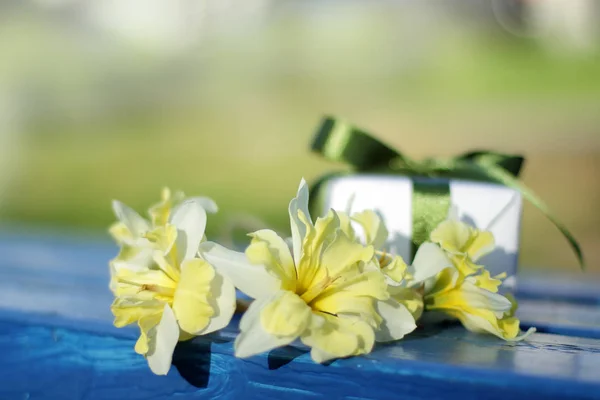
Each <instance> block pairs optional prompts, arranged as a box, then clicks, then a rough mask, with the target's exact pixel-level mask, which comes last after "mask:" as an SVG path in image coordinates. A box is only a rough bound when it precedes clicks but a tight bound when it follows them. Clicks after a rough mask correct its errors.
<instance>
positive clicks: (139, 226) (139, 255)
mask: <svg viewBox="0 0 600 400" xmlns="http://www.w3.org/2000/svg"><path fill="white" fill-rule="evenodd" d="M184 197H185V195H184V194H183V192H175V194H171V191H170V190H169V189H168V188H164V189H163V190H162V193H161V201H160V202H158V203H156V204H154V205H153V206H151V207H150V209H149V210H148V215H149V216H150V220H147V219H145V218H143V217H142V216H140V215H139V214H138V213H137V212H135V211H134V210H133V209H131V208H130V207H128V206H126V205H125V204H123V203H121V202H120V201H116V200H115V201H113V211H114V213H115V216H116V217H117V220H118V221H117V222H115V223H114V224H113V225H112V226H111V227H110V228H109V233H110V234H111V235H112V237H113V238H114V240H115V241H116V242H117V244H118V245H119V246H120V251H119V254H118V255H117V257H115V258H114V259H113V260H111V262H110V268H111V276H114V272H115V269H117V268H120V267H126V268H129V269H136V268H137V269H139V268H145V267H147V266H148V265H149V264H150V263H152V252H153V250H154V249H155V247H156V246H155V244H154V243H152V242H151V241H149V240H148V238H147V237H146V235H147V233H148V232H150V231H152V230H154V229H157V228H166V225H167V222H168V221H169V217H170V215H171V210H172V209H173V207H175V206H177V205H178V204H179V203H181V201H182V200H183V199H184ZM193 200H194V201H196V202H197V203H198V204H200V205H201V206H202V207H203V208H204V210H205V211H206V212H208V213H216V212H217V211H218V207H217V205H216V204H215V202H214V201H213V200H212V199H210V198H208V197H194V198H193ZM205 220H206V218H205ZM205 223H206V222H205ZM113 286H114V280H112V279H111V285H110V287H111V289H112V288H113Z"/></svg>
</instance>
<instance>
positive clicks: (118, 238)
mask: <svg viewBox="0 0 600 400" xmlns="http://www.w3.org/2000/svg"><path fill="white" fill-rule="evenodd" d="M108 232H109V233H110V235H111V236H112V237H113V239H115V242H117V243H118V244H125V243H131V242H133V241H134V237H133V235H132V234H131V231H130V230H129V228H128V227H127V225H125V224H124V223H123V222H120V221H119V222H115V223H114V224H112V225H111V226H110V228H108Z"/></svg>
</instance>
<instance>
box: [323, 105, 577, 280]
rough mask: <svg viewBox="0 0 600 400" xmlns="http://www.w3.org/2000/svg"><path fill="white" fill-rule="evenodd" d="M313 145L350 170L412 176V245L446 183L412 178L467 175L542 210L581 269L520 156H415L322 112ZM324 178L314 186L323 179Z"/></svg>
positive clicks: (438, 210) (444, 204)
mask: <svg viewBox="0 0 600 400" xmlns="http://www.w3.org/2000/svg"><path fill="white" fill-rule="evenodd" d="M312 150H313V151H315V152H317V153H319V154H321V155H322V156H323V157H325V158H327V159H329V160H332V161H340V162H344V163H346V164H349V165H350V166H351V167H353V170H354V171H360V172H376V173H377V172H379V173H397V174H402V175H407V176H410V177H413V184H414V186H413V187H414V191H413V238H412V241H413V249H414V248H416V247H418V246H419V245H420V244H421V243H423V242H424V241H425V240H427V238H428V236H429V233H430V232H431V230H432V229H433V228H435V226H437V224H438V223H439V222H441V221H442V220H443V219H444V218H445V217H446V215H447V212H448V207H449V205H450V203H449V201H450V200H449V186H448V185H447V183H446V184H445V185H444V184H439V185H438V184H437V183H435V184H434V182H432V181H428V182H427V184H422V183H421V181H419V180H418V179H416V178H415V177H426V178H443V179H468V180H476V181H483V182H492V183H499V184H502V185H504V186H507V187H509V188H512V189H515V190H517V191H519V192H520V193H521V195H522V196H523V197H524V198H525V199H526V200H528V201H529V202H530V203H531V204H533V205H534V206H535V207H536V208H537V209H538V210H540V211H541V212H542V213H543V214H544V215H545V216H546V218H548V219H549V220H550V221H551V222H552V223H553V224H554V225H555V226H556V227H557V228H558V229H559V231H560V232H561V233H562V234H563V236H564V237H565V238H566V239H567V241H568V243H569V245H570V246H571V248H572V249H573V252H574V253H575V255H576V256H577V260H578V261H579V265H580V266H581V268H582V269H584V268H585V263H584V260H583V254H582V252H581V248H580V247H579V244H578V243H577V241H576V240H575V238H574V237H573V235H572V234H571V232H569V230H568V229H567V228H566V227H565V226H564V225H563V224H562V223H561V222H560V221H559V220H558V219H556V218H555V217H554V216H553V215H552V213H551V212H550V210H549V208H548V207H547V206H546V205H545V204H544V203H543V202H542V200H541V199H539V198H538V197H537V196H536V195H535V194H534V193H533V192H532V191H531V190H530V189H529V188H528V187H526V186H525V185H524V184H523V183H522V182H521V181H520V180H519V179H518V175H519V172H520V170H521V167H522V165H523V162H524V159H523V157H520V156H511V155H506V154H502V153H496V152H491V151H475V152H470V153H466V154H463V155H459V156H457V157H452V158H448V159H441V158H429V159H425V160H421V161H417V160H413V159H411V158H409V157H407V156H406V155H404V154H402V153H401V152H399V151H396V150H394V149H393V148H391V147H389V146H387V145H385V144H384V143H382V142H380V141H379V140H377V139H375V138H374V137H373V136H372V135H370V134H369V133H367V132H365V131H362V130H360V129H358V128H356V127H354V126H352V125H350V124H348V123H346V122H344V121H341V120H338V119H335V118H331V117H325V118H324V119H323V121H322V123H321V126H320V128H319V130H318V131H317V133H316V134H315V137H314V140H313V143H312ZM328 177H329V176H327V177H324V178H323V179H322V180H321V181H320V182H319V183H318V184H317V185H316V187H315V189H316V190H317V191H318V189H319V187H320V186H321V185H322V184H323V182H325V181H326V180H327V178H328Z"/></svg>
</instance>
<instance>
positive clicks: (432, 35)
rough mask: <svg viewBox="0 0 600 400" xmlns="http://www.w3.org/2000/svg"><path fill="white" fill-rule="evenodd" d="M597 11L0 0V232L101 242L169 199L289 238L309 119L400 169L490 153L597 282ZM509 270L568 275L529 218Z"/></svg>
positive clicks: (537, 219)
mask: <svg viewBox="0 0 600 400" xmlns="http://www.w3.org/2000/svg"><path fill="white" fill-rule="evenodd" d="M599 17H600V14H599V12H598V7H597V2H596V1H594V0H587V1H586V0H576V1H569V0H548V1H537V2H536V1H484V0H481V1H475V0H463V1H428V2H417V1H406V0H398V1H392V0H388V1H368V0H364V1H332V0H322V1H301V0H298V1H291V0H289V1H285V0H278V1H276V0H272V1H271V0H255V1H249V0H246V1H241V0H238V1H234V0H221V1H217V0H214V1H212V0H203V1H184V0H177V1H160V0H148V1H145V2H143V1H141V0H135V1H130V2H120V1H114V0H110V1H89V2H84V1H77V0H38V1H24V2H10V1H5V0H0V54H2V56H1V57H0V228H5V229H8V228H10V227H14V226H18V227H27V229H36V228H38V227H53V228H54V227H58V228H61V229H62V228H78V229H79V230H80V232H89V233H90V234H96V233H98V234H104V233H105V229H106V227H107V226H108V224H110V223H111V222H112V221H113V215H112V213H111V209H110V200H111V199H112V198H117V199H119V200H121V201H123V202H125V203H127V204H129V205H131V206H132V207H134V208H136V209H138V210H140V211H143V210H145V209H146V208H147V206H148V205H149V204H151V203H153V202H155V201H156V200H157V199H158V196H159V193H160V189H161V188H162V187H163V186H169V187H171V188H172V189H181V190H184V191H185V192H186V193H187V194H189V195H208V196H211V197H213V198H214V199H215V200H216V201H217V202H218V204H219V205H220V208H221V211H220V213H219V214H218V215H217V216H216V217H215V218H212V219H210V220H209V227H208V234H209V235H217V236H218V235H223V234H224V232H226V231H227V228H228V227H229V226H230V225H231V223H232V221H239V220H242V221H248V225H257V224H259V225H260V222H258V221H254V220H253V219H252V218H251V216H253V217H256V218H258V219H259V220H262V221H264V224H267V225H269V226H272V227H275V228H277V229H281V230H282V231H285V229H286V224H287V223H288V220H287V203H288V201H289V199H290V198H291V197H292V196H293V194H294V193H295V190H296V187H297V184H298V181H299V179H300V177H302V176H304V177H305V178H307V179H308V180H309V181H310V180H313V179H315V178H317V177H318V176H320V175H321V174H323V173H325V172H328V171H331V170H334V169H335V170H339V169H342V168H343V166H341V165H333V164H331V163H328V162H325V161H323V160H321V159H319V158H318V157H317V156H315V155H313V154H311V153H310V152H309V143H310V140H311V137H312V134H313V131H314V129H315V128H316V126H317V124H318V122H319V119H320V117H321V116H322V115H323V114H325V113H327V114H333V115H337V116H340V117H344V118H346V119H349V120H352V121H353V122H354V123H355V124H357V125H359V126H361V127H364V128H366V129H369V130H370V131H371V132H376V133H377V134H378V136H379V137H380V138H381V139H383V140H385V141H387V142H389V143H391V144H393V145H395V146H397V147H398V148H400V149H402V150H404V151H405V152H406V153H407V154H410V155H411V156H413V157H426V156H434V155H439V156H445V155H452V154H456V153H459V152H463V151H467V150H470V149H481V148H487V149H494V150H498V151H505V152H511V153H522V154H524V155H525V156H526V157H527V164H526V166H525V170H524V174H523V176H522V177H523V180H524V182H525V183H526V184H527V185H529V186H530V187H531V188H532V189H533V190H534V191H535V192H536V193H537V194H538V195H539V196H540V197H542V198H543V199H544V200H545V201H546V202H547V203H548V205H549V206H550V207H551V209H552V210H553V211H554V213H555V214H556V215H557V216H558V217H559V218H560V219H561V220H562V221H564V222H565V223H566V224H567V226H568V227H570V229H572V231H573V232H574V234H575V236H576V237H577V238H578V239H579V240H580V242H581V244H582V247H583V249H584V252H585V255H586V258H587V262H588V268H589V269H590V271H591V272H594V271H597V272H600V48H599V38H600V36H599V35H598V30H597V27H598V26H599V25H600V24H599V22H600V18H599ZM522 235H523V239H522V245H523V247H522V253H521V263H522V265H523V266H525V267H527V268H550V269H564V270H565V271H570V272H574V273H575V272H576V271H577V266H576V260H575V258H574V256H573V255H572V254H571V251H570V249H569V247H568V246H567V244H566V242H565V241H564V239H563V238H562V236H561V235H560V234H559V233H558V231H557V230H556V229H555V228H554V227H553V226H552V225H551V224H550V223H549V222H548V221H547V220H546V219H545V218H544V217H543V216H542V215H541V214H540V213H539V212H538V211H537V210H536V209H535V208H533V207H532V206H530V205H526V207H525V212H524V224H523V230H522Z"/></svg>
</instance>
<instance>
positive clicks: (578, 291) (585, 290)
mask: <svg viewBox="0 0 600 400" xmlns="http://www.w3.org/2000/svg"><path fill="white" fill-rule="evenodd" d="M516 295H517V296H518V297H519V298H520V299H532V300H551V301H563V302H569V303H574V304H586V305H600V277H598V276H597V275H591V274H585V273H581V272H574V273H571V274H568V275H565V274H556V273H554V274H548V273H545V272H542V271H538V272H537V273H529V274H523V275H520V276H519V279H518V282H517V288H516Z"/></svg>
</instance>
